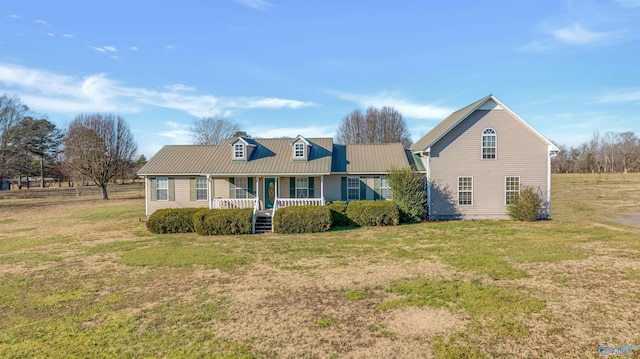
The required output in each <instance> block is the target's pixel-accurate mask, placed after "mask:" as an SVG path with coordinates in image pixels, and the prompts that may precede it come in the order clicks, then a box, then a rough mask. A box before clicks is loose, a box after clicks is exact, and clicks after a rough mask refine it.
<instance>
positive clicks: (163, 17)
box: [0, 0, 640, 158]
mask: <svg viewBox="0 0 640 359" xmlns="http://www.w3.org/2000/svg"><path fill="white" fill-rule="evenodd" d="M2 93H7V94H16V95H18V96H20V98H21V99H22V101H23V102H24V103H25V104H27V105H28V106H29V107H30V108H31V109H32V110H33V111H35V112H36V113H38V114H41V115H43V116H47V117H48V118H49V119H50V120H52V121H53V122H55V123H56V124H57V125H59V126H61V127H66V125H68V123H69V122H71V120H72V119H73V118H74V117H75V116H76V115H77V114H79V113H93V112H109V113H114V114H120V115H122V116H123V117H124V118H125V119H126V120H127V122H128V124H129V126H130V128H131V130H132V131H133V133H134V136H135V138H136V141H137V142H138V148H139V153H142V154H145V155H146V156H147V158H149V157H150V156H151V155H153V154H154V153H155V152H156V151H157V150H158V149H159V148H160V147H161V146H162V145H165V144H188V143H191V141H192V140H191V138H190V136H189V126H190V125H191V124H192V123H193V120H194V119H197V118H200V117H204V116H216V115H223V116H226V117H228V118H229V119H230V120H232V121H233V122H235V123H237V124H238V125H239V126H240V127H241V128H242V129H243V130H245V131H247V132H248V133H249V134H250V135H252V136H253V137H274V136H275V137H280V136H295V135H298V134H301V135H303V136H306V137H333V136H334V135H335V132H336V129H337V127H338V124H339V122H340V121H341V120H342V119H343V118H344V117H345V116H346V115H347V114H349V113H350V112H351V111H353V110H355V109H365V108H366V107H368V106H379V107H381V106H393V107H395V108H396V109H397V110H398V111H400V112H401V113H402V114H403V115H404V117H405V118H406V120H407V124H408V126H409V130H410V132H411V134H412V136H413V139H414V141H415V140H417V139H418V138H420V137H421V136H422V135H424V134H425V133H426V132H427V131H428V130H430V129H431V128H432V127H434V126H435V125H436V124H437V123H438V122H439V121H441V120H443V119H444V118H445V117H446V116H447V115H448V114H449V113H450V112H452V111H454V110H456V109H458V108H460V107H463V106H466V105H468V104H469V103H472V102H474V101H476V100H477V99H479V98H482V97H484V96H486V95H488V94H494V95H495V96H497V97H498V98H499V99H500V100H501V101H502V102H503V103H505V104H506V105H507V106H509V107H510V108H511V109H512V110H514V111H515V112H516V113H518V114H519V115H520V116H521V117H522V118H524V119H525V120H526V121H527V122H529V123H530V124H531V125H532V126H533V127H535V128H536V129H537V130H539V131H540V132H541V133H542V134H544V135H545V136H547V137H548V138H549V139H551V140H553V141H556V142H558V143H560V144H565V145H569V146H571V145H578V144H580V143H582V142H584V141H586V140H588V139H589V138H590V137H591V136H592V134H593V133H594V132H595V131H599V132H600V133H604V132H606V131H616V132H620V131H634V132H636V133H638V134H640V115H639V113H640V0H609V1H590V0H584V1H583V0H575V1H574V0H571V1H562V0H551V1H545V0H513V1H508V0H504V1H489V0H488V1H483V0H480V1H409V0H397V1H391V0H388V1H383V0H369V1H365V0H358V1H347V0H344V1H337V0H326V1H320V0H318V1H315V0H268V1H267V0H211V1H205V0H199V1H188V0H184V1H177V0H175V1H174V0H170V1H169V0H155V1H148V0H137V1H123V0H108V1H107V0H96V1H84V0H83V1H79V0H78V1H62V0H61V1H51V0H39V1H31V0H5V1H3V4H2V6H1V7H0V94H2Z"/></svg>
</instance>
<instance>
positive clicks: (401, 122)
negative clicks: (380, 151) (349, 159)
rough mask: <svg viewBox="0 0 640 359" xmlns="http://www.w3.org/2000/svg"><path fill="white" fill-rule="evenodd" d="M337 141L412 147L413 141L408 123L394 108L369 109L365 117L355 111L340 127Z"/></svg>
mask: <svg viewBox="0 0 640 359" xmlns="http://www.w3.org/2000/svg"><path fill="white" fill-rule="evenodd" d="M336 139H337V141H338V142H340V143H345V144H349V143H402V145H403V146H404V147H405V148H409V147H411V144H412V141H411V136H410V135H409V130H408V129H407V122H406V121H405V119H404V117H402V114H400V112H398V111H396V110H395V109H394V108H393V107H386V106H385V107H383V108H382V109H377V108H375V107H369V108H368V109H367V112H366V113H365V114H364V115H363V114H362V112H360V110H355V111H353V112H352V113H351V114H349V115H348V116H346V117H345V118H344V119H343V120H342V122H341V123H340V126H339V127H338V133H337V135H336Z"/></svg>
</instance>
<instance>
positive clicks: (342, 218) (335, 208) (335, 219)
mask: <svg viewBox="0 0 640 359" xmlns="http://www.w3.org/2000/svg"><path fill="white" fill-rule="evenodd" d="M327 206H328V207H329V210H330V211H331V227H344V226H352V225H353V222H351V220H350V219H349V217H347V202H345V201H334V202H331V203H329V204H328V205H327Z"/></svg>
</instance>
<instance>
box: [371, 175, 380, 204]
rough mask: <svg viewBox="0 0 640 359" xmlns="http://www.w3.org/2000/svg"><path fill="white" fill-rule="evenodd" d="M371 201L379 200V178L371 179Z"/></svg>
mask: <svg viewBox="0 0 640 359" xmlns="http://www.w3.org/2000/svg"><path fill="white" fill-rule="evenodd" d="M373 199H374V200H378V199H380V177H373Z"/></svg>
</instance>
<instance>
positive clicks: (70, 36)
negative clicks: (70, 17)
mask: <svg viewBox="0 0 640 359" xmlns="http://www.w3.org/2000/svg"><path fill="white" fill-rule="evenodd" d="M62 37H66V38H69V39H74V38H75V36H73V35H71V34H62Z"/></svg>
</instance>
